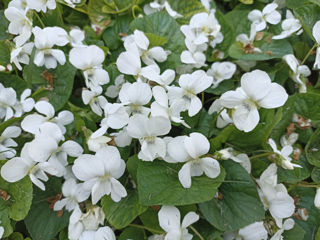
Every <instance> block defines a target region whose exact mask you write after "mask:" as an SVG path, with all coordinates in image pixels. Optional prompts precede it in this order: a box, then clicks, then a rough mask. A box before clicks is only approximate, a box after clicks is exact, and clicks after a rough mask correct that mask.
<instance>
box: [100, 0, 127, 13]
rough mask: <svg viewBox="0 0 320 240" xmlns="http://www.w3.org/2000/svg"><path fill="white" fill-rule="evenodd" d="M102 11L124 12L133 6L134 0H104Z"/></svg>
mask: <svg viewBox="0 0 320 240" xmlns="http://www.w3.org/2000/svg"><path fill="white" fill-rule="evenodd" d="M104 3H105V4H104V6H103V8H102V12H104V13H108V14H117V13H123V12H125V11H127V10H128V9H130V8H131V7H132V0H104Z"/></svg>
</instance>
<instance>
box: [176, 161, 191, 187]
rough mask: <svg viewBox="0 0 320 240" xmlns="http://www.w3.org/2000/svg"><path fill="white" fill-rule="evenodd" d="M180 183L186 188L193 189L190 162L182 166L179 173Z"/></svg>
mask: <svg viewBox="0 0 320 240" xmlns="http://www.w3.org/2000/svg"><path fill="white" fill-rule="evenodd" d="M178 176H179V181H180V183H181V184H182V186H183V187H184V188H190V187H191V164H190V162H187V163H186V164H184V165H183V166H182V168H181V169H180V171H179V173H178Z"/></svg>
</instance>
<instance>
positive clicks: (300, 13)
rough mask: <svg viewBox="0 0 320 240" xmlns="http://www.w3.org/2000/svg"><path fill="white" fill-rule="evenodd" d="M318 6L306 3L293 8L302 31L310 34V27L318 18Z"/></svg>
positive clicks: (310, 35)
mask: <svg viewBox="0 0 320 240" xmlns="http://www.w3.org/2000/svg"><path fill="white" fill-rule="evenodd" d="M319 12H320V7H319V6H317V5H315V4H308V5H304V6H301V7H299V8H297V9H295V10H294V15H295V16H296V17H297V18H298V19H299V20H300V22H301V24H302V27H303V29H304V31H306V33H307V34H308V35H309V37H310V38H312V39H314V38H313V36H312V28H313V26H314V24H315V23H316V22H317V21H318V20H319V19H320V17H319Z"/></svg>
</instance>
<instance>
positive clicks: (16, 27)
mask: <svg viewBox="0 0 320 240" xmlns="http://www.w3.org/2000/svg"><path fill="white" fill-rule="evenodd" d="M4 15H5V16H6V18H7V19H8V20H9V21H10V24H9V27H8V32H9V33H11V34H14V35H19V36H17V37H15V39H14V41H15V43H16V47H20V46H22V45H23V44H24V43H25V42H26V41H28V40H29V38H30V37H31V31H32V22H31V20H30V19H29V18H28V17H27V16H26V12H25V11H24V10H22V9H18V8H15V7H8V8H7V9H6V10H5V11H4Z"/></svg>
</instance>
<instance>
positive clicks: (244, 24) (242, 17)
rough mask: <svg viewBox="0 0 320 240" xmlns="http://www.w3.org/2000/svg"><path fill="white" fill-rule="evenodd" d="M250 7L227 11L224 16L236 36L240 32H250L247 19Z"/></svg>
mask: <svg viewBox="0 0 320 240" xmlns="http://www.w3.org/2000/svg"><path fill="white" fill-rule="evenodd" d="M250 11H251V10H250V9H237V8H235V9H233V10H232V11H231V12H228V13H227V14H226V15H225V16H224V18H225V19H226V21H227V22H228V23H229V26H230V27H232V28H233V32H234V35H235V36H237V35H239V34H241V33H247V32H250V22H249V21H248V14H249V12H250Z"/></svg>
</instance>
